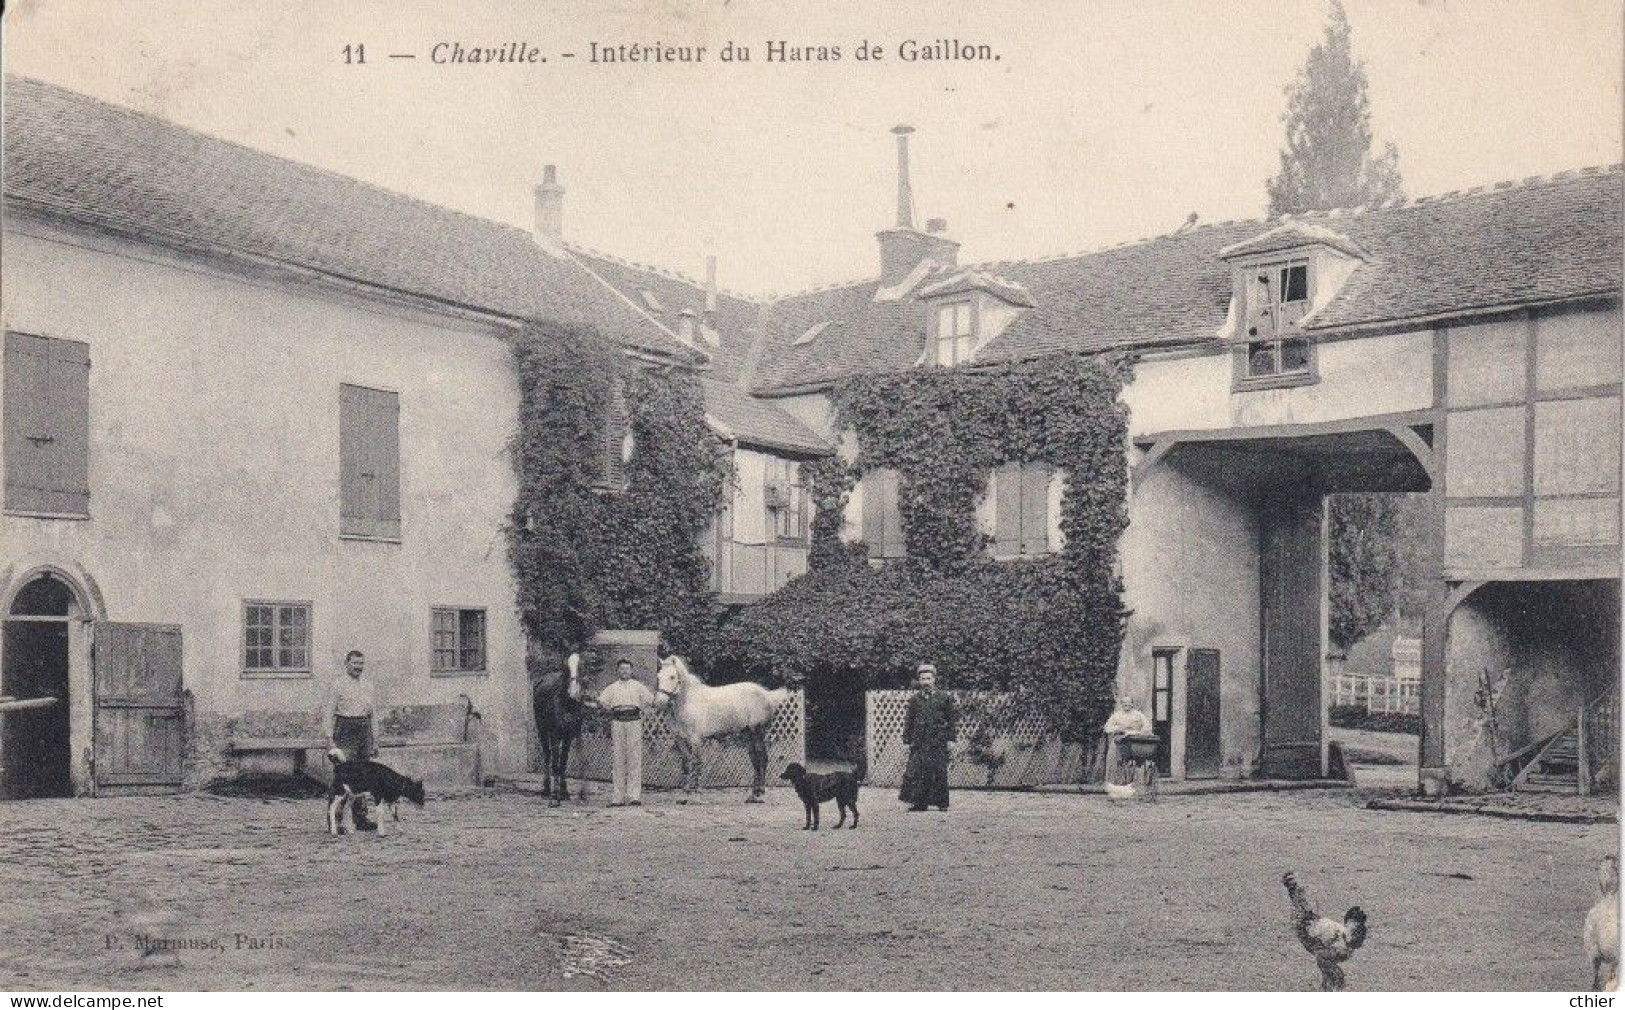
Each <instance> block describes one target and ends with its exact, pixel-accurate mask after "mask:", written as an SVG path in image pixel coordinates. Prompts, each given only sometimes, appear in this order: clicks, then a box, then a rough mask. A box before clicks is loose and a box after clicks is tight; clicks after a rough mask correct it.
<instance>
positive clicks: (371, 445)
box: [339, 385, 401, 540]
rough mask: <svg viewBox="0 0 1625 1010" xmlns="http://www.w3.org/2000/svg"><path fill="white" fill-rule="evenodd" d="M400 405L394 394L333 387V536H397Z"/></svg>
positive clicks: (396, 538) (398, 534) (380, 538)
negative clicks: (336, 420)
mask: <svg viewBox="0 0 1625 1010" xmlns="http://www.w3.org/2000/svg"><path fill="white" fill-rule="evenodd" d="M400 428H401V403H400V396H399V394H396V393H389V392H385V391H384V390H381V389H368V388H367V387H365V386H350V385H341V386H339V474H340V478H339V534H340V535H341V536H348V537H367V538H372V539H377V540H399V539H400V536H401V436H400Z"/></svg>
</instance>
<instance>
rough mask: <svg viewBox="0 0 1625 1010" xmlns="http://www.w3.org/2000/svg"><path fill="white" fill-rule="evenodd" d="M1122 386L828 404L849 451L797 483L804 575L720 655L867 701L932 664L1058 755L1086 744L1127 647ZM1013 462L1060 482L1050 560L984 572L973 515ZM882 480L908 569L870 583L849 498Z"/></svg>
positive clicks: (732, 633) (859, 393) (922, 376)
mask: <svg viewBox="0 0 1625 1010" xmlns="http://www.w3.org/2000/svg"><path fill="white" fill-rule="evenodd" d="M1125 378H1126V366H1125V365H1124V364H1123V363H1122V362H1120V361H1117V360H1114V359H1107V358H1102V357H1090V356H1085V355H1063V356H1056V357H1050V358H1046V359H1043V360H1039V361H1028V362H1018V363H1011V364H1003V365H996V366H991V367H983V368H978V369H977V370H975V371H969V370H965V369H916V370H911V371H908V372H905V373H900V374H894V375H877V376H864V377H860V378H857V379H854V380H850V381H848V382H847V383H845V384H843V385H841V386H839V387H837V388H836V389H835V390H834V391H833V392H832V398H833V401H834V405H835V410H836V417H837V424H838V427H839V428H840V429H841V430H843V431H848V432H851V433H853V434H855V435H856V443H857V446H858V450H857V455H856V458H855V459H854V460H852V462H851V463H849V464H848V463H843V462H842V461H840V460H834V459H832V460H828V461H825V462H822V463H819V464H816V465H815V466H813V467H810V468H809V469H808V471H807V474H808V477H809V479H810V481H811V483H812V488H813V489H812V495H813V500H814V504H815V507H816V508H817V514H816V517H815V519H814V522H813V529H812V537H813V543H812V556H811V564H812V566H813V570H812V571H811V572H810V573H809V574H808V575H807V576H806V577H805V578H802V579H800V580H798V581H796V582H793V583H791V584H790V585H789V586H787V587H785V588H784V589H783V590H781V591H780V592H778V593H776V594H774V595H772V596H770V597H768V598H767V599H766V600H764V601H762V602H761V603H759V604H757V605H756V606H754V607H752V608H750V609H749V610H746V611H744V612H742V613H740V614H739V615H737V616H735V617H734V618H733V619H732V620H729V621H727V622H726V623H725V624H723V625H722V627H721V629H720V631H719V633H718V636H717V638H716V641H715V643H714V645H713V648H714V651H715V654H716V655H717V656H719V657H725V658H727V659H729V660H730V661H732V662H733V663H736V664H738V665H739V666H740V667H741V668H742V669H744V670H746V671H748V672H754V673H756V674H757V675H763V674H777V675H779V676H784V677H791V678H803V679H810V680H816V679H817V678H820V677H841V678H847V677H853V676H860V677H864V678H865V679H866V680H867V681H868V683H869V684H870V685H871V686H887V685H893V684H898V683H902V682H904V681H906V680H907V678H908V676H909V674H910V671H912V669H913V668H914V666H915V665H916V664H917V663H919V662H921V661H924V660H930V661H932V662H934V663H935V664H936V665H937V667H938V669H939V671H941V674H942V676H943V679H944V681H945V682H946V683H947V684H948V685H949V686H952V687H957V688H996V689H1002V690H1009V691H1012V692H1014V693H1015V694H1016V696H1017V698H1018V703H1019V706H1020V708H1021V709H1022V710H1025V711H1032V712H1041V713H1043V714H1045V715H1046V716H1047V717H1048V718H1049V719H1050V720H1051V721H1052V722H1053V723H1054V724H1055V725H1056V726H1057V728H1058V729H1059V730H1060V731H1061V732H1062V733H1063V734H1064V735H1065V736H1067V737H1068V738H1069V739H1073V740H1084V739H1087V738H1089V736H1090V735H1091V734H1092V732H1093V731H1094V730H1095V729H1096V728H1097V727H1098V726H1099V725H1100V723H1101V722H1102V721H1103V720H1104V717H1105V714H1106V712H1107V710H1108V709H1109V708H1110V705H1111V695H1112V685H1113V682H1114V679H1115V677H1116V672H1117V663H1118V651H1119V647H1120V645H1121V642H1122V635H1123V618H1124V614H1123V607H1122V598H1121V586H1120V584H1119V581H1118V579H1117V578H1116V577H1115V575H1114V566H1115V560H1116V550H1117V542H1118V538H1119V537H1120V536H1121V534H1122V532H1123V530H1124V528H1125V527H1126V525H1127V522H1128V515H1127V498H1126V492H1127V471H1126V461H1125V455H1124V446H1125V438H1126V434H1127V413H1126V410H1125V408H1124V407H1123V406H1122V404H1121V403H1120V401H1119V399H1118V397H1119V394H1120V392H1121V390H1122V386H1123V382H1124V380H1125ZM1007 462H1042V463H1048V464H1051V465H1052V466H1054V467H1056V468H1058V469H1059V470H1061V471H1062V472H1064V473H1065V474H1066V476H1067V482H1066V490H1065V493H1064V494H1063V495H1062V499H1061V515H1060V526H1061V531H1062V534H1063V536H1064V538H1065V544H1064V547H1063V548H1062V550H1060V551H1059V552H1058V553H1055V554H1052V555H1050V556H1047V557H1042V558H1037V559H1026V560H1019V561H1004V562H996V561H993V560H992V559H991V558H990V557H989V556H988V553H987V549H986V548H987V543H986V538H985V536H984V535H983V533H982V532H981V530H980V528H979V526H978V523H977V520H976V505H977V501H978V499H979V498H980V497H981V496H982V494H983V493H984V492H985V490H986V488H987V486H988V480H989V477H990V475H991V474H992V472H993V470H994V468H996V467H998V466H1000V465H1002V464H1004V463H1007ZM876 467H888V468H892V469H895V470H897V471H898V472H899V473H900V474H901V478H902V479H901V482H900V489H899V511H900V513H901V516H902V524H903V536H904V541H905V543H906V546H907V553H908V557H907V559H906V560H904V561H901V562H894V563H891V564H888V565H886V566H884V567H881V568H873V567H871V566H870V565H869V564H867V563H866V561H865V560H864V557H863V554H862V552H861V551H854V550H853V549H852V548H850V547H848V546H844V545H842V543H841V542H840V527H841V522H842V512H843V509H844V503H845V500H846V497H847V495H848V494H849V493H850V489H851V487H852V485H853V483H854V481H855V480H857V479H858V478H859V477H860V476H861V475H862V473H863V472H864V471H866V470H869V469H872V468H876Z"/></svg>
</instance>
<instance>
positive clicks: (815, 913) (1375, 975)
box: [0, 789, 1618, 991]
mask: <svg viewBox="0 0 1625 1010" xmlns="http://www.w3.org/2000/svg"><path fill="white" fill-rule="evenodd" d="M605 798H606V795H605V793H604V792H603V791H599V792H596V793H595V794H594V795H593V796H592V797H591V798H590V799H589V801H588V802H587V803H585V804H578V803H571V804H568V805H566V806H564V807H562V808H559V809H549V808H548V807H547V806H546V804H545V801H543V800H541V799H540V798H538V797H536V796H534V795H530V794H528V793H525V792H519V791H511V790H510V791H498V792H485V793H478V794H470V795H467V796H462V797H456V798H449V799H440V800H436V799H431V801H430V803H429V806H428V807H427V808H426V809H424V810H418V809H416V808H406V809H403V810H402V812H401V818H402V821H401V823H400V824H399V825H388V826H387V827H389V828H390V829H392V830H391V832H390V834H388V835H387V836H386V837H382V838H378V837H370V836H355V835H350V836H345V837H342V838H330V837H328V836H327V835H326V834H325V830H324V823H323V809H324V808H323V803H322V801H320V800H300V801H292V800H257V799H228V798H220V797H211V796H186V797H162V798H120V799H100V800H61V801H56V800H52V801H35V802H17V803H9V804H0V839H4V841H3V842H0V856H3V858H0V886H3V889H4V893H5V895H6V899H7V900H6V902H5V910H4V913H3V915H4V920H3V923H4V924H3V930H0V988H9V989H24V990H27V989H35V990H40V991H46V990H60V989H65V988H66V989H71V988H81V989H85V988H102V989H105V988H114V989H195V988H202V989H211V988H231V989H235V988H263V989H306V988H310V989H342V988H352V989H465V988H466V989H511V988H518V989H553V988H589V989H590V988H632V989H647V988H674V989H702V988H705V989H709V988H720V989H738V988H744V989H762V988H767V989H841V988H859V989H880V988H899V989H909V988H950V989H987V988H1015V989H1035V988H1036V989H1057V988H1059V989H1074V988H1081V989H1307V988H1310V987H1312V986H1313V985H1314V984H1315V983H1316V980H1317V977H1318V976H1317V974H1316V971H1315V967H1314V963H1313V960H1312V959H1311V958H1310V957H1309V955H1308V954H1306V953H1305V952H1304V951H1303V950H1302V949H1301V948H1299V947H1298V945H1297V942H1296V940H1295V939H1294V938H1293V936H1292V934H1291V932H1290V928H1289V925H1288V918H1287V910H1288V904H1287V899H1286V894H1285V892H1284V890H1283V889H1282V887H1281V884H1280V876H1281V874H1282V873H1283V872H1284V871H1286V870H1289V869H1290V870H1295V871H1296V872H1297V874H1298V876H1299V878H1300V880H1301V881H1302V882H1303V884H1304V886H1305V887H1306V888H1307V889H1308V891H1309V894H1310V896H1311V897H1312V898H1313V899H1315V900H1316V901H1317V902H1318V903H1320V904H1321V906H1322V909H1323V910H1324V911H1328V912H1334V913H1336V914H1337V915H1338V916H1339V917H1340V915H1341V912H1342V910H1343V909H1344V908H1346V907H1347V906H1348V905H1350V904H1355V903H1358V904H1360V905H1362V906H1364V908H1365V909H1366V911H1367V913H1368V914H1369V916H1370V927H1371V934H1370V938H1369V940H1368V941H1367V943H1366V946H1365V947H1364V948H1363V949H1362V950H1360V951H1359V953H1358V954H1356V956H1355V957H1354V959H1353V960H1352V961H1351V962H1350V963H1349V964H1348V965H1347V968H1348V974H1349V980H1350V983H1351V985H1352V986H1353V987H1354V988H1357V989H1570V990H1577V989H1579V988H1580V987H1582V986H1584V985H1586V984H1587V983H1588V982H1589V979H1590V968H1589V965H1588V964H1587V963H1586V961H1585V959H1584V957H1583V955H1582V953H1581V949H1580V931H1581V925H1582V923H1583V921H1584V917H1585V912H1586V909H1587V908H1588V907H1589V906H1590V904H1591V903H1592V901H1593V900H1594V899H1595V892H1596V884H1595V865H1596V861H1597V859H1598V857H1600V856H1601V855H1602V854H1604V853H1606V852H1611V851H1614V850H1615V849H1616V848H1617V846H1618V828H1617V826H1615V825H1570V824H1539V823H1527V822H1522V821H1504V820H1494V819H1490V818H1484V817H1476V816H1454V817H1441V816H1438V815H1431V814H1412V813H1383V812H1375V811H1368V810H1365V809H1362V808H1361V806H1360V804H1361V803H1363V800H1364V797H1362V796H1359V795H1358V794H1354V793H1349V792H1346V791H1308V792H1287V793H1249V794H1233V795H1223V796H1174V797H1165V798H1164V800H1163V801H1162V802H1161V803H1160V804H1157V805H1154V806H1149V805H1142V804H1132V803H1131V804H1126V805H1113V804H1112V803H1111V802H1110V801H1108V800H1107V799H1105V798H1104V797H1101V796H1078V795H1047V794H1033V793H973V792H959V793H956V794H955V797H954V803H953V809H952V810H951V811H950V812H948V813H946V814H942V813H938V812H936V811H930V812H927V813H920V814H909V813H905V812H903V810H902V809H901V807H900V806H899V805H898V804H897V803H896V802H895V798H894V797H893V796H892V795H889V794H888V793H887V791H884V790H880V789H870V790H866V791H865V793H864V796H863V799H862V801H861V803H862V807H863V809H864V819H863V826H862V827H861V828H860V829H858V830H857V831H840V832H836V831H832V830H829V827H828V826H829V825H831V824H833V822H834V816H833V813H830V814H829V815H828V816H827V819H826V820H825V825H826V827H825V830H823V831H820V832H818V833H817V834H813V833H811V832H803V831H801V830H799V827H800V825H801V811H800V805H799V803H798V802H797V801H796V799H795V797H794V796H793V795H791V794H790V793H789V792H788V791H787V790H782V789H775V790H772V791H770V793H769V796H768V802H767V803H765V804H762V805H753V806H747V805H745V804H744V803H743V802H742V799H743V793H742V792H738V791H727V792H716V793H708V794H706V795H704V796H703V797H702V798H701V800H700V801H699V802H697V803H695V804H691V805H688V806H678V805H676V804H675V802H674V798H673V797H672V796H671V795H670V794H665V793H650V794H646V800H647V802H648V805H647V806H645V807H643V808H627V809H615V810H610V809H606V808H604V807H603V806H602V802H603V800H604V799H605ZM142 936H145V937H148V938H153V937H159V938H163V939H165V940H166V941H172V942H174V943H175V945H178V946H183V947H186V948H189V949H183V950H180V951H179V952H178V953H169V952H163V953H159V954H156V955H154V956H149V957H143V956H141V955H140V953H139V950H138V942H139V941H138V939H137V938H138V937H142Z"/></svg>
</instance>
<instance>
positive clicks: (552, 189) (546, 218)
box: [536, 165, 564, 247]
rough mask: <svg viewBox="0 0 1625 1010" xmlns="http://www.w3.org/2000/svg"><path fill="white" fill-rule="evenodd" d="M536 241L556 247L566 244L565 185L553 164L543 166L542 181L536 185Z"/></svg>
mask: <svg viewBox="0 0 1625 1010" xmlns="http://www.w3.org/2000/svg"><path fill="white" fill-rule="evenodd" d="M536 241H538V242H540V243H542V244H543V245H546V246H555V247H557V246H560V245H563V244H564V187H563V186H560V185H559V179H558V169H556V168H555V167H554V166H552V165H547V166H544V167H543V168H542V181H541V182H540V183H539V184H538V185H537V186H536Z"/></svg>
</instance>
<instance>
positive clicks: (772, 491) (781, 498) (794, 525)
mask: <svg viewBox="0 0 1625 1010" xmlns="http://www.w3.org/2000/svg"><path fill="white" fill-rule="evenodd" d="M806 490H807V489H806V488H805V487H803V486H802V484H801V464H800V463H797V462H794V461H792V460H788V459H777V458H770V459H769V460H768V461H767V466H766V475H765V483H764V485H763V487H762V499H763V503H764V504H765V505H766V506H767V526H768V529H769V530H770V531H771V532H772V535H773V537H774V538H775V539H777V540H779V541H780V542H784V541H792V542H796V543H801V542H805V541H806V539H807V493H806Z"/></svg>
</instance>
